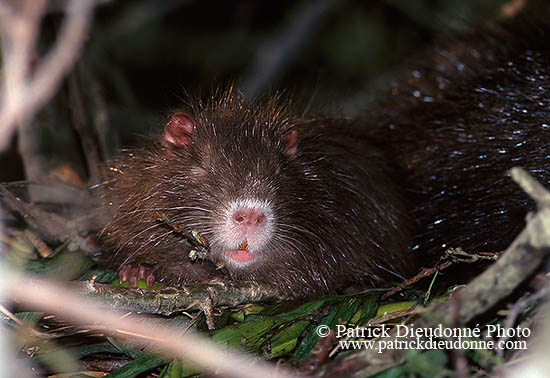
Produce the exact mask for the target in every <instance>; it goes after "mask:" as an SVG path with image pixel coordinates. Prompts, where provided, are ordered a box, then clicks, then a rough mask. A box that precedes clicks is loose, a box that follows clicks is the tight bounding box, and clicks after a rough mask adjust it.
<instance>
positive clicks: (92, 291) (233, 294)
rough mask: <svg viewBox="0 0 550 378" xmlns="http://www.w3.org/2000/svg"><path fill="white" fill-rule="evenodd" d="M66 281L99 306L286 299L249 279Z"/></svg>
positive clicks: (164, 309) (154, 309) (165, 308)
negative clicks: (129, 283)
mask: <svg viewBox="0 0 550 378" xmlns="http://www.w3.org/2000/svg"><path fill="white" fill-rule="evenodd" d="M70 285H71V287H72V288H74V289H75V292H77V293H80V294H82V295H86V296H89V297H91V298H94V299H101V301H100V302H98V303H100V306H101V307H103V308H105V307H108V308H112V309H117V310H128V311H136V312H144V313H151V314H163V315H170V314H172V313H174V312H178V311H187V310H203V309H204V306H205V304H207V303H208V302H209V301H210V300H211V301H212V305H213V306H214V307H235V306H238V305H241V304H245V303H252V302H273V301H282V300H284V299H288V298H286V297H285V296H284V295H283V294H281V293H279V292H278V291H277V290H275V289H273V288H269V287H262V286H258V285H253V284H250V283H219V284H196V285H189V286H186V287H183V288H173V287H169V288H166V289H161V290H145V289H139V288H128V287H122V286H113V285H105V284H98V283H95V282H93V281H87V282H72V283H71V284H70Z"/></svg>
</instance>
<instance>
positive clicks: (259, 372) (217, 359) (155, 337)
mask: <svg viewBox="0 0 550 378" xmlns="http://www.w3.org/2000/svg"><path fill="white" fill-rule="evenodd" d="M2 281H3V282H2V284H3V286H4V289H5V292H6V294H7V297H8V298H11V299H12V300H15V301H17V302H19V303H21V304H23V305H24V306H25V307H28V308H33V309H40V310H41V311H46V312H51V313H54V314H57V315H58V316H60V317H63V318H64V319H66V320H70V321H74V322H75V323H77V324H84V325H86V326H88V327H90V325H92V326H93V327H95V328H96V329H101V330H103V331H105V332H106V333H108V334H111V335H115V336H121V334H125V335H127V336H126V337H127V338H129V339H132V340H135V341H138V342H140V343H145V344H149V345H152V346H154V347H156V348H157V349H159V350H160V351H163V352H164V353H167V354H169V355H171V356H174V357H176V358H182V359H184V360H185V361H189V362H191V363H192V364H194V365H196V366H199V367H201V368H202V369H205V370H208V371H211V372H216V373H217V374H220V375H223V376H227V377H243V378H248V377H249V378H256V377H275V376H276V377H279V378H284V377H293V376H295V375H292V374H290V373H289V372H286V371H284V370H282V369H281V368H278V369H273V368H272V367H270V366H269V365H268V364H267V363H265V362H260V361H256V360H253V359H251V358H249V357H246V356H244V355H242V354H237V353H235V352H233V351H228V350H227V349H223V350H222V349H220V348H218V347H216V346H215V345H214V344H213V343H212V342H210V341H207V340H206V339H204V338H202V337H199V336H198V335H195V334H181V330H176V329H173V328H171V327H165V326H160V325H151V324H145V323H144V322H143V319H137V318H135V317H133V316H128V317H126V318H124V319H120V314H116V313H111V312H106V311H104V310H103V309H101V308H99V307H98V304H97V302H91V301H85V300H83V299H82V298H80V297H78V296H77V295H75V294H74V293H73V292H71V290H69V289H67V288H65V287H61V286H59V285H54V284H53V283H51V282H46V281H44V280H40V281H38V280H29V279H23V278H17V277H15V276H14V275H13V274H10V273H5V274H4V275H3V277H2ZM176 336H177V337H176Z"/></svg>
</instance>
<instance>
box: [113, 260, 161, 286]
mask: <svg viewBox="0 0 550 378" xmlns="http://www.w3.org/2000/svg"><path fill="white" fill-rule="evenodd" d="M140 279H142V280H144V281H145V283H146V284H147V287H148V288H149V289H151V288H152V287H153V284H154V283H155V274H154V272H153V269H152V268H150V267H148V266H147V265H140V264H124V265H123V266H122V267H121V268H120V270H119V271H118V280H119V282H120V283H121V284H122V283H123V282H126V281H128V284H129V285H130V287H136V286H137V283H138V281H139V280H140Z"/></svg>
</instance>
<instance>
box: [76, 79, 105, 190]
mask: <svg viewBox="0 0 550 378" xmlns="http://www.w3.org/2000/svg"><path fill="white" fill-rule="evenodd" d="M78 73H79V70H75V71H74V72H73V73H72V74H71V75H69V78H68V85H69V102H70V105H71V106H70V110H71V116H72V121H73V127H74V129H75V130H76V131H77V132H78V135H79V136H80V142H81V143H82V151H83V152H84V156H85V157H86V166H87V168H88V172H89V173H90V177H89V179H90V182H94V183H95V182H99V181H100V177H101V169H100V163H101V158H100V153H99V146H98V144H97V142H96V138H95V136H94V134H93V132H92V127H91V126H90V121H89V118H88V114H87V113H86V106H85V105H84V98H83V94H82V85H81V83H80V80H79V74H78Z"/></svg>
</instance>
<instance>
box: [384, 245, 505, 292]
mask: <svg viewBox="0 0 550 378" xmlns="http://www.w3.org/2000/svg"><path fill="white" fill-rule="evenodd" d="M499 255H500V254H499V253H496V252H483V253H482V252H480V253H467V252H464V251H463V250H462V249H460V248H452V249H448V250H446V251H445V255H444V256H443V257H442V258H441V262H440V263H438V264H437V265H436V266H434V267H433V268H424V269H422V270H421V271H420V272H419V273H418V274H417V275H415V276H414V277H412V278H409V279H408V280H405V281H403V282H402V283H400V284H399V285H398V286H396V287H395V288H393V289H391V290H390V291H388V292H386V293H384V295H382V297H381V300H385V299H388V298H389V297H391V296H393V295H395V294H397V293H399V292H400V291H402V290H403V289H405V288H407V287H409V286H411V285H413V284H415V283H416V282H418V281H420V280H421V279H422V278H426V277H429V276H431V275H432V274H434V273H436V272H439V271H442V270H444V269H447V268H448V267H450V266H451V265H453V264H454V263H457V262H460V263H474V262H477V261H479V260H496V259H497V258H498V256H499ZM459 256H465V257H466V258H460V257H459Z"/></svg>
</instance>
